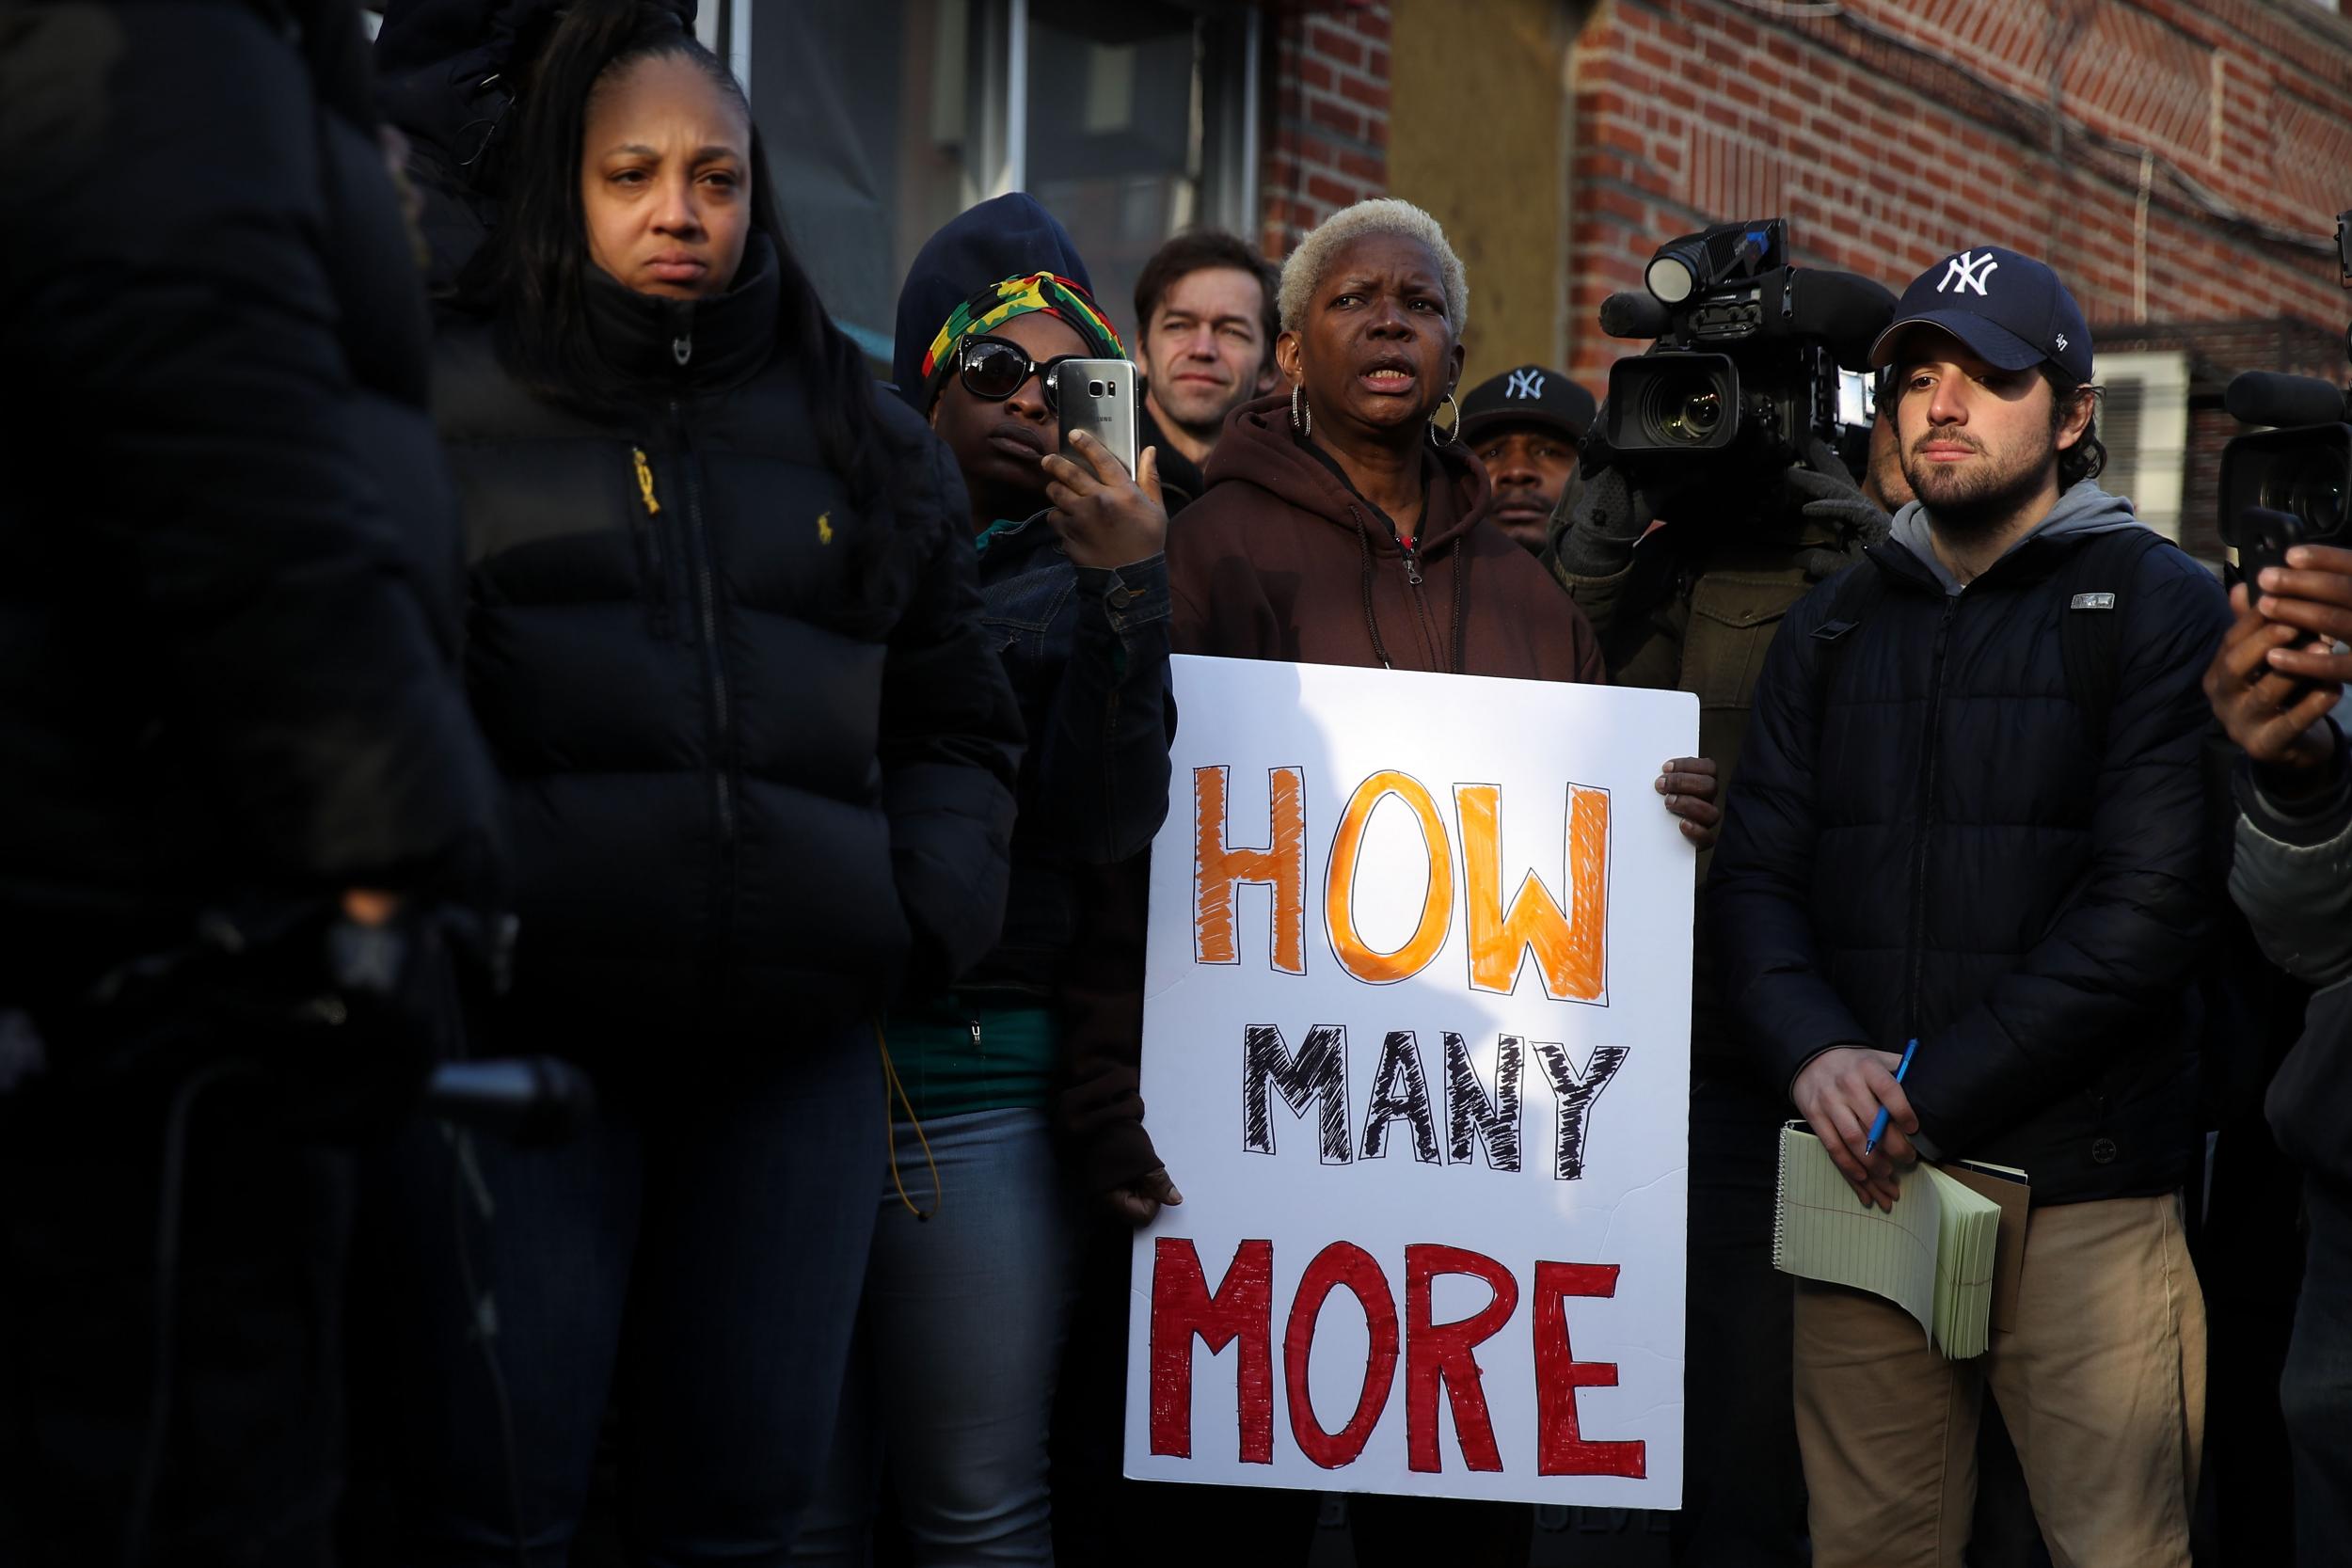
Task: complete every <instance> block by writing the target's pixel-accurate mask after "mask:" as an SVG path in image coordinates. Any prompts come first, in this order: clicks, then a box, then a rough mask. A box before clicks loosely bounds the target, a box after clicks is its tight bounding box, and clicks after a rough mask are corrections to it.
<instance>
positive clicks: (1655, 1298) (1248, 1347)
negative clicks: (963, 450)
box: [1126, 657, 1698, 1508]
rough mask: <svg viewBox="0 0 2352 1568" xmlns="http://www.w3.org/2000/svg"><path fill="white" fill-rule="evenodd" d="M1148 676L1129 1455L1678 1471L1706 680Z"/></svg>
mask: <svg viewBox="0 0 2352 1568" xmlns="http://www.w3.org/2000/svg"><path fill="white" fill-rule="evenodd" d="M1175 681H1176V696H1177V702H1178V705H1179V706H1180V709H1181V711H1182V714H1183V719H1182V721H1181V723H1180V724H1179V726H1178V730H1177V736H1176V741H1175V746H1174V752H1173V758H1172V761H1173V773H1172V776H1171V782H1170V785H1169V800H1168V824H1167V826H1166V827H1165V828H1164V829H1163V830H1162V831H1161V832H1160V836H1159V839H1158V841H1157V842H1156V844H1155V845H1154V846H1153V848H1152V895H1151V896H1152V904H1151V935H1150V946H1149V964H1148V969H1149V977H1148V979H1147V982H1146V986H1145V997H1146V1001H1145V1007H1144V1027H1143V1099H1144V1104H1145V1106H1146V1113H1147V1117H1148V1125H1149V1127H1150V1129H1151V1132H1152V1142H1153V1144H1154V1146H1155V1147H1156V1148H1158V1150H1159V1152H1160V1154H1161V1156H1162V1157H1163V1158H1164V1159H1165V1160H1166V1161H1167V1164H1168V1173H1169V1175H1170V1176H1171V1177H1173V1178H1174V1179H1175V1181H1176V1184H1177V1185H1178V1186H1179V1187H1180V1188H1182V1189H1183V1191H1184V1203H1183V1204H1182V1205H1181V1206H1179V1207H1174V1208H1169V1209H1166V1210H1164V1211H1162V1212H1161V1214H1160V1216H1159V1218H1158V1219H1157V1220H1156V1221H1154V1222H1153V1223H1152V1226H1150V1227H1148V1228H1146V1229H1145V1230H1143V1231H1142V1232H1141V1233H1140V1234H1139V1235H1138V1236H1137V1238H1136V1252H1135V1262H1134V1291H1135V1303H1136V1305H1135V1310H1134V1311H1133V1313H1132V1314H1131V1320H1132V1326H1131V1330H1130V1335H1129V1343H1128V1361H1127V1387H1128V1397H1127V1445H1126V1449H1127V1457H1126V1471H1127V1474H1129V1475H1130V1476H1135V1477H1139V1478H1143V1479H1147V1480H1153V1481H1213V1482H1219V1483H1224V1484H1231V1485H1245V1486H1287V1487H1306V1488H1312V1489H1316V1490H1332V1491H1361V1492H1391V1493H1407V1494H1422V1495H1427V1496H1432V1497H1485V1498H1494V1499H1501V1498H1511V1499H1518V1500H1522V1501H1528V1502H1549V1503H1578V1504H1593V1505H1603V1506H1619V1507H1629V1508H1675V1507H1677V1506H1679V1504H1680V1501H1681V1495H1682V1452H1681V1449H1682V1401H1683V1387H1682V1316H1683V1284H1684V1282H1683V1221H1684V1201H1685V1197H1684V1194H1685V1175H1686V1168H1687V1158H1686V1146H1687V1138H1688V1128H1689V1117H1688V1104H1689V1086H1690V1035H1691V918H1692V879H1693V871H1694V858H1695V857H1694V851H1693V849H1692V846H1691V845H1690V843H1689V842H1688V841H1686V840H1685V839H1684V838H1683V837H1682V835H1681V834H1680V833H1679V832H1677V828H1676V819H1675V818H1674V817H1673V816H1670V815H1669V814H1668V813H1667V812H1666V810H1665V809H1664V806H1663V804H1662V802H1661V800H1660V798H1659V795H1658V793H1657V790H1656V788H1655V786H1654V782H1653V781H1654V780H1655V779H1656V777H1657V775H1658V773H1659V771H1660V766H1661V764H1662V763H1664V762H1665V761H1666V760H1667V759H1668V758H1670V757H1677V756H1687V755H1690V754H1691V753H1692V752H1694V751H1695V750H1696V746H1697V733H1698V704H1697V700H1696V699H1695V698H1692V697H1691V696H1689V695H1687V694H1683V693H1678V692H1656V691H1627V690H1615V689H1607V688H1600V687H1589V686H1566V685H1560V684H1556V683H1551V682H1538V681H1513V680H1494V679H1486V678H1479V677H1469V676H1450V675H1431V674H1419V673H1408V672H1403V671H1393V672H1392V671H1384V670H1354V669H1342V668H1336V667H1332V666H1327V665H1294V664H1276V663H1266V662H1259V661H1254V660H1241V659H1219V658H1194V657H1182V658H1178V659H1177V660H1176V672H1175Z"/></svg>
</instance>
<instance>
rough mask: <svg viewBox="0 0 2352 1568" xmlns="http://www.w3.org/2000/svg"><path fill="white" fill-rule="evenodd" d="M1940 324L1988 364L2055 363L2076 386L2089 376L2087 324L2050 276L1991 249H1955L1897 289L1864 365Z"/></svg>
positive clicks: (1888, 359) (1878, 362) (1891, 357)
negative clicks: (1890, 314) (1915, 332)
mask: <svg viewBox="0 0 2352 1568" xmlns="http://www.w3.org/2000/svg"><path fill="white" fill-rule="evenodd" d="M1920 326H1940V327H1942V328H1943V329H1944V330H1945V331H1947V332H1948V333H1950V334H1951V335H1952V336H1953V337H1955V338H1958V339H1959V340H1960V341H1962V342H1963V343H1965V344H1967V345H1968V347H1969V349H1970V350H1971V351H1972V352H1974V353H1975V354H1976V356H1978V357H1979V358H1980V359H1982V360H1984V361H1985V363H1987V364H1989V365H1993V366H1995V367H1997V368H1999V369H2001V370H2005V371H2022V370H2027V369H2030V368H2032V367H2033V366H2035V365H2039V364H2042V363H2045V362H2046V363H2048V364H2052V365H2056V366H2057V367H2058V369H2059V370H2060V371H2061V372H2064V373H2065V377H2066V379H2067V380H2068V381H2071V382H2073V383H2074V384H2076V385H2077V386H2079V385H2080V384H2082V383H2083V382H2086V381H2089V380H2090V323H2089V322H2087V321H2085V320H2084V319H2083V310H2082V307H2081V306H2079V305H2077V304H2075V303H2074V295H2073V294H2071V293H2067V292H2066V285H2065V284H2063V283H2061V282H2059V281H2058V274H2057V273H2055V272H2052V271H2051V270H2050V269H2049V268H2048V267H2046V266H2044V265H2043V264H2042V262H2040V261H2035V260H2034V259H2033V258H2032V257H2030V256H2020V255H2019V254H2018V253H2017V252H2016V251H2013V250H2010V249H2008V248H2007V247H2005V246H2002V245H1973V246H1971V247H1970V248H1968V249H1966V250H1962V251H1955V252H1954V253H1953V254H1952V255H1950V256H1947V257H1946V258H1945V259H1944V260H1943V261H1938V262H1936V263H1935V265H1933V266H1931V267H1930V268H1929V269H1928V270H1927V271H1925V272H1923V273H1921V274H1920V275H1919V276H1918V277H1915V278H1914V279H1912V283H1911V287H1910V288H1908V289H1905V290H1904V291H1903V297H1902V302H1901V303H1900V304H1899V305H1898V306H1896V308H1895V319H1894V321H1893V322H1891V323H1890V324H1888V325H1887V328H1886V330H1885V331H1883V332H1882V333H1880V334H1879V340H1878V341H1877V343H1875V344H1874V345H1872V347H1871V349H1870V368H1871V369H1872V370H1877V369H1879V368H1881V367H1882V366H1885V365H1891V364H1893V363H1895V362H1896V358H1897V351H1898V348H1899V344H1900V343H1901V342H1902V341H1903V339H1904V337H1905V336H1906V335H1908V334H1910V333H1911V332H1912V329H1913V328H1915V327H1920Z"/></svg>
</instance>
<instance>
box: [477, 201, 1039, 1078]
mask: <svg viewBox="0 0 2352 1568" xmlns="http://www.w3.org/2000/svg"><path fill="white" fill-rule="evenodd" d="M743 267H744V270H743V276H742V278H741V280H740V281H739V284H738V285H737V287H736V288H735V289H734V290H733V291H732V292H731V293H727V294H725V295H723V296H721V297H718V298H713V299H707V300H700V301H683V300H672V299H660V298H655V297H652V296H648V295H643V294H637V293H631V292H629V291H628V290H626V289H624V288H621V287H620V286H619V285H617V284H614V283H612V281H611V280H609V279H605V278H602V277H597V278H595V279H593V280H592V284H591V287H590V289H589V291H588V294H589V302H590V318H591V320H590V327H591V331H592V333H593V336H594V337H595V339H596V342H597V345H598V347H599V348H600V349H601V351H602V352H603V354H604V356H605V357H606V358H607V359H608V360H610V361H611V362H612V364H613V365H615V366H616V367H617V368H619V369H621V370H622V371H623V372H625V373H627V374H628V375H630V376H632V377H633V378H634V379H635V380H636V382H637V384H638V385H640V386H641V387H643V388H645V393H644V398H643V399H642V400H641V402H640V404H639V405H638V406H637V407H636V408H635V409H634V410H633V411H632V412H629V413H628V414H626V415H616V416H612V417H598V416H593V415H590V414H587V413H583V412H580V411H579V410H576V409H574V408H571V407H568V406H562V405H558V404H554V403H551V402H548V401H547V400H545V399H543V398H540V397H538V396H535V395H533V394H532V393H531V392H529V391H527V390H526V389H524V388H522V387H521V386H519V385H518V384H517V383H516V381H515V380H514V379H513V377H511V376H510V375H509V374H508V373H507V372H506V371H505V370H504V369H503V368H502V366H501V363H500V360H499V358H498V356H497V354H496V352H495V348H494V343H493V337H492V332H491V330H490V327H489V326H488V325H487V324H485V323H481V322H469V321H460V322H453V323H452V324H451V325H450V326H449V328H448V329H447V330H446V331H445V332H444V334H443V337H442V341H441V344H440V352H439V356H438V367H437V383H436V387H435V406H436V409H437V414H438V417H439V420H440V425H441V431H442V435H443V437H444V439H445V440H446V441H447V443H448V445H449V450H450V457H451V462H452V465H453V467H454V469H455V471H456V474H457V480H458V488H459V495H460V499H461V502H462V509H463V514H464V517H465V526H466V538H467V547H468V553H469V558H470V560H471V562H472V607H471V611H470V615H469V642H468V647H467V657H466V668H467V675H468V680H469V688H470V690H471V694H472V697H473V702H474V707H475V711H476V713H477V714H478V715H479V716H480V719H481V721H482V724H483V727H484V729H485V731H486V732H487V734H488V735H489V736H490V739H491V742H492V744H493V746H494V747H495V748H496V750H497V753H498V758H499V761H500V763H501V766H502V768H503V770H504V772H505V775H506V779H507V794H508V804H509V809H510V813H511V816H512V822H513V829H512V831H513V834H514V841H515V847H516V866H517V876H518V879H519V887H518V894H517V899H516V904H517V911H518V912H519V913H520V915H521V916H522V922H523V926H522V936H521V941H520V943H519V946H518V949H517V952H516V965H515V991H514V997H513V1005H512V1006H510V1007H508V1008H507V1009H505V1014H504V1016H505V1019H506V1021H507V1023H508V1024H509V1026H510V1027H511V1028H512V1030H513V1031H515V1032H516V1034H517V1035H518V1036H519V1037H522V1038H526V1039H530V1040H532V1041H534V1042H536V1044H537V1045H538V1046H540V1047H544V1048H555V1049H565V1050H571V1051H573V1052H575V1053H580V1054H596V1055H603V1056H608V1057H609V1056H611V1055H612V1054H613V1053H618V1052H623V1051H626V1052H632V1053H638V1054H639V1055H640V1057H641V1058H642V1057H643V1056H644V1055H645V1054H647V1053H655V1052H659V1051H661V1050H663V1049H664V1048H666V1047H669V1046H672V1045H675V1044H677V1043H680V1042H689V1043H702V1042H710V1043H715V1044H719V1045H722V1046H727V1047H750V1048H754V1049H761V1048H766V1049H788V1048H789V1046H790V1045H791V1043H792V1041H793V1039H794V1037H796V1036H798V1035H799V1034H800V1033H802V1032H803V1030H805V1029H807V1028H809V1027H811V1026H812V1025H814V1024H817V1023H819V1022H824V1021H827V1020H831V1019H838V1018H841V1017H844V1016H847V1015H850V1014H851V1013H853V1012H855V1011H858V1010H862V1009H869V1008H873V1007H876V1006H880V1005H881V1004H882V1002H883V1000H884V998H885V995H886V993H887V992H888V991H889V990H890V989H891V987H892V986H893V984H894V983H895V982H897V981H898V979H899V978H900V977H901V975H902V974H904V976H905V979H906V982H907V984H908V985H909V986H910V987H912V988H919V989H921V990H931V989H936V988H937V987H940V986H943V985H945V984H946V983H947V982H948V981H949V980H950V979H951V978H952V977H953V976H954V975H955V974H958V973H960V972H961V971H962V970H964V969H966V968H968V967H969V966H970V965H971V964H972V962H973V961H974V960H976V959H977V958H979V957H980V956H981V955H982V954H983V953H985V952H986V951H987V950H988V949H989V947H990V946H991V945H992V944H993V942H994V941H995V939H996V934H997V926H998V921H999V919H1000V917H1001V915H1002V911H1003V905H1004V891H1005V876H1006V856H1007V840H1008V836H1009V832H1010V831H1011V826H1012V794H1011V784H1012V781H1013V777H1014V770H1015V768H1016V766H1017V762H1018V754H1019V745H1020V736H1021V729H1020V720H1019V715H1018V714H1017V712H1016V711H1015V709H1014V705H1013V700H1012V693H1011V691H1010V690H1009V688H1008V687H1007V685H1006V682H1005V676H1004V672H1003V669H1002V667H1001V666H1000V665H999V663H998V661H997V660H996V659H995V658H994V657H993V649H992V648H991V647H990V645H989V643H988V641H987V638H986V635H985V633H984V632H983V629H982V627H981V625H980V600H979V593H978V589H977V584H976V582H975V580H974V573H973V564H972V546H971V544H970V541H969V538H968V516H969V513H968V510H967V507H966V503H965V500H964V496H963V486H962V483H961V479H960V478H959V476H958V475H957V473H956V470H955V466H954V463H953V462H952V460H951V459H950V458H949V457H948V455H947V453H946V449H944V448H943V447H941V446H940V445H939V444H938V442H937V441H936V440H935V439H934V438H933V437H932V436H930V433H929V432H928V431H927V430H925V429H924V428H923V427H922V426H921V425H920V423H919V422H918V421H917V420H914V417H913V416H912V415H910V414H909V413H907V412H906V410H904V409H903V408H900V407H898V405H897V404H895V403H893V402H891V401H890V400H888V399H883V400H882V419H883V420H884V424H885V434H886V436H888V438H889V439H891V440H892V441H893V442H894V443H896V444H897V445H898V447H899V448H901V449H902V452H903V460H902V463H901V465H900V466H901V467H902V469H903V481H902V484H901V493H900V497H899V508H898V515H897V517H896V519H895V521H894V522H893V524H892V527H891V531H890V533H889V534H888V535H887V536H883V537H879V538H877V537H875V536H874V535H873V534H872V532H871V530H873V528H874V527H875V526H876V525H875V524H874V523H873V522H872V521H871V520H870V519H869V518H867V517H866V516H862V515H859V513H858V511H857V510H856V508H855V506H854V505H853V504H852V501H851V499H850V494H849V492H848V490H847V489H846V487H845V486H844V484H843V483H842V481H841V480H840V479H839V478H838V477H836V475H835V474H834V471H833V470H832V469H831V468H830V467H828V465H827V463H826V461H825V459H824V456H823V454H822V451H821V449H820V448H819V445H818V438H817V436H816V433H815V431H814V429H813V428H812V426H811V422H810V419H809V411H808V408H807V407H806V405H805V395H804V393H803V389H802V381H801V378H800V374H799V372H798V371H797V370H796V368H795V367H794V366H793V365H792V364H791V363H790V362H789V361H787V360H786V359H783V358H781V357H779V355H778V349H777V336H776V334H777V328H776V311H777V304H778V301H777V294H778V286H777V271H776V264H775V260H774V255H773V252H772V250H771V249H770V248H769V246H768V245H767V242H766V241H765V240H763V239H759V238H757V237H755V240H754V242H753V246H752V249H751V250H750V252H748V253H747V255H746V257H745V260H744V263H743Z"/></svg>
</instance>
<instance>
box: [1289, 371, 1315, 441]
mask: <svg viewBox="0 0 2352 1568" xmlns="http://www.w3.org/2000/svg"><path fill="white" fill-rule="evenodd" d="M1291 428H1292V429H1293V430H1295V431H1296V432H1297V433H1298V434H1299V435H1300V436H1310V437H1311V436H1313V435H1314V433H1315V411H1314V410H1313V409H1311V408H1310V407H1308V406H1307V387H1306V384H1305V383H1304V382H1300V383H1297V384H1295V385H1294V386H1293V387H1292V388H1291Z"/></svg>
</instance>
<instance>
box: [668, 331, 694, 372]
mask: <svg viewBox="0 0 2352 1568" xmlns="http://www.w3.org/2000/svg"><path fill="white" fill-rule="evenodd" d="M670 357H671V358H673V359H675V360H676V361H677V363H678V369H680V370H684V369H685V368H686V362H687V361H688V360H689V359H691V358H693V357H694V337H693V334H692V333H691V332H690V333H685V334H682V335H681V336H678V337H675V338H673V339H671V340H670Z"/></svg>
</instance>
